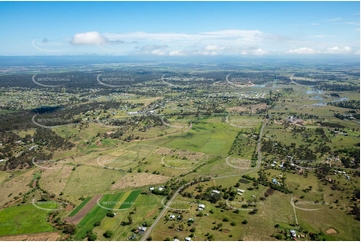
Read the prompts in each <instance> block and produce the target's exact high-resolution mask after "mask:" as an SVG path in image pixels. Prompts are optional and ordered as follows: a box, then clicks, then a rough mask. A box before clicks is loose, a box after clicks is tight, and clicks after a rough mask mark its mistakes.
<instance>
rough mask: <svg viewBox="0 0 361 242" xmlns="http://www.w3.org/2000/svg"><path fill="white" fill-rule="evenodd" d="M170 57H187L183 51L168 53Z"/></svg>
mask: <svg viewBox="0 0 361 242" xmlns="http://www.w3.org/2000/svg"><path fill="white" fill-rule="evenodd" d="M169 55H170V56H185V55H187V54H186V53H185V52H184V51H182V50H173V51H170V52H169Z"/></svg>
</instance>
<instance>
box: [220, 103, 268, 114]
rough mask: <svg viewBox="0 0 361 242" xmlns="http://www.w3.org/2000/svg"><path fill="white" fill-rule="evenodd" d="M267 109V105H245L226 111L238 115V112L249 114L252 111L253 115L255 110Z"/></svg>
mask: <svg viewBox="0 0 361 242" xmlns="http://www.w3.org/2000/svg"><path fill="white" fill-rule="evenodd" d="M266 107H267V104H265V103H261V104H256V105H245V106H235V107H231V108H227V109H226V110H227V111H228V112H230V113H239V112H249V111H252V113H255V111H256V109H259V110H261V109H265V108H266Z"/></svg>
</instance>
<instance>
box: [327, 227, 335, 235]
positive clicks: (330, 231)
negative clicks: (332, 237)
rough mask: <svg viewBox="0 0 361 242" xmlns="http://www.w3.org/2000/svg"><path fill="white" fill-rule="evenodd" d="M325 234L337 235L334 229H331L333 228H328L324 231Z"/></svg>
mask: <svg viewBox="0 0 361 242" xmlns="http://www.w3.org/2000/svg"><path fill="white" fill-rule="evenodd" d="M326 233H327V234H337V231H336V230H335V229H333V228H329V229H327V230H326Z"/></svg>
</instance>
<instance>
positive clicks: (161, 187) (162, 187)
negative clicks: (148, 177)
mask: <svg viewBox="0 0 361 242" xmlns="http://www.w3.org/2000/svg"><path fill="white" fill-rule="evenodd" d="M155 189H156V187H150V188H149V191H151V192H152V191H154V190H155ZM163 190H164V186H159V187H158V191H163Z"/></svg>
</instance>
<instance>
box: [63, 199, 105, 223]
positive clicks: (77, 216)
mask: <svg viewBox="0 0 361 242" xmlns="http://www.w3.org/2000/svg"><path fill="white" fill-rule="evenodd" d="M102 196H103V195H96V196H94V197H93V198H92V199H90V201H89V202H88V203H87V204H85V206H84V207H83V208H82V209H80V211H79V212H78V213H77V214H75V215H74V216H73V217H68V218H65V219H64V220H65V221H66V222H68V223H73V224H78V223H79V222H80V221H81V220H82V219H83V218H84V216H85V215H87V213H89V211H90V210H91V209H92V208H93V207H94V206H95V205H96V204H97V201H98V199H100V198H101V197H102Z"/></svg>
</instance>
